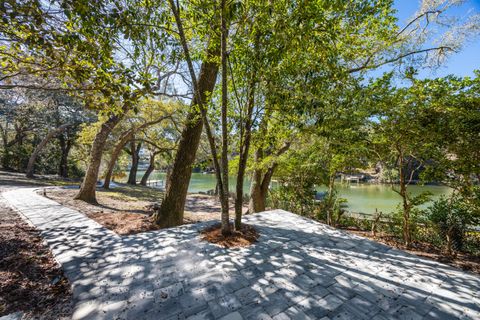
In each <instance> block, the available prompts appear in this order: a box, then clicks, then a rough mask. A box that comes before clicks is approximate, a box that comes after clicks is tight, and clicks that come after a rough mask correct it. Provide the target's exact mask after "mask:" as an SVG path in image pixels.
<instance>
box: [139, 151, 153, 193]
mask: <svg viewBox="0 0 480 320" xmlns="http://www.w3.org/2000/svg"><path fill="white" fill-rule="evenodd" d="M155 155H156V153H155V152H152V153H151V154H150V161H149V163H148V168H147V170H146V171H145V173H144V174H143V177H142V180H141V181H140V184H141V185H142V186H146V185H147V181H148V178H149V177H150V174H152V172H153V170H155Z"/></svg>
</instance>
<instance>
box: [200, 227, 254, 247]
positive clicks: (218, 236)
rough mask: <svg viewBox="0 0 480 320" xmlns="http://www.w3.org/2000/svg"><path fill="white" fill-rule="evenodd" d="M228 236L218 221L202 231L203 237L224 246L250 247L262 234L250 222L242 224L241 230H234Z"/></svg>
mask: <svg viewBox="0 0 480 320" xmlns="http://www.w3.org/2000/svg"><path fill="white" fill-rule="evenodd" d="M231 229H232V232H231V234H230V235H228V236H224V235H223V234H222V225H221V224H220V223H216V224H214V225H213V226H210V227H208V228H206V229H204V230H202V231H201V234H202V239H203V240H205V241H208V242H211V243H214V244H216V245H219V246H222V247H224V248H239V247H248V246H249V245H251V244H253V243H255V242H256V241H257V239H258V237H259V236H260V235H259V234H258V232H257V230H255V228H254V227H253V226H251V225H248V224H242V228H241V229H240V230H233V225H231Z"/></svg>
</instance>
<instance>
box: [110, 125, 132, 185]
mask: <svg viewBox="0 0 480 320" xmlns="http://www.w3.org/2000/svg"><path fill="white" fill-rule="evenodd" d="M133 133H134V132H133V130H129V131H127V132H126V133H124V134H123V136H122V137H121V138H120V142H119V143H117V145H116V146H115V148H114V149H113V151H112V154H111V155H110V161H109V162H108V165H107V170H106V173H105V179H104V182H103V188H104V189H109V188H110V182H111V181H112V175H113V169H114V168H115V163H116V162H117V159H118V157H119V156H120V153H121V152H122V150H123V147H125V145H126V144H127V143H128V141H129V140H130V139H131V138H132V137H133Z"/></svg>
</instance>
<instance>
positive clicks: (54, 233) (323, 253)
mask: <svg viewBox="0 0 480 320" xmlns="http://www.w3.org/2000/svg"><path fill="white" fill-rule="evenodd" d="M3 197H4V198H5V199H6V200H7V201H8V202H10V204H12V205H13V206H14V207H15V208H16V209H17V210H19V211H20V212H21V213H22V214H23V215H24V216H25V217H26V218H28V220H30V222H31V223H33V224H34V225H35V226H36V227H37V228H39V229H40V230H41V232H42V236H43V237H44V238H45V240H46V241H47V243H48V245H49V246H50V248H51V249H52V252H53V253H54V255H55V257H56V259H57V260H58V261H59V262H60V263H61V264H62V266H63V268H64V270H65V273H66V275H67V277H68V278H69V279H70V281H71V283H72V286H73V292H74V299H75V311H74V315H73V318H74V319H232V320H233V319H275V320H283V319H459V318H460V319H480V292H479V291H480V277H478V276H477V275H474V274H471V273H468V272H463V271H461V270H458V269H454V268H452V267H450V266H447V265H444V264H441V263H438V262H435V261H431V260H427V259H423V258H420V257H417V256H414V255H410V254H407V253H405V252H402V251H399V250H396V249H391V248H390V247H387V246H384V245H381V244H378V243H375V242H373V241H370V240H367V239H364V238H361V237H358V236H355V235H351V234H348V233H345V232H343V231H340V230H336V229H332V228H329V227H327V226H325V225H322V224H320V223H317V222H314V221H312V220H310V219H306V218H302V217H300V216H297V215H294V214H292V213H289V212H286V211H282V210H274V211H268V212H263V213H260V214H256V215H249V216H245V219H244V221H245V222H246V223H249V224H253V225H255V226H256V227H257V229H258V231H259V233H260V234H261V236H260V239H259V241H258V242H257V243H256V244H255V245H252V246H250V247H248V248H242V249H223V248H220V247H217V246H215V245H212V244H209V243H205V242H203V241H201V240H200V237H199V232H198V231H199V230H201V229H202V228H204V227H205V226H206V225H208V224H209V223H201V224H195V225H185V226H182V227H178V228H172V229H167V230H159V231H151V232H146V233H142V234H138V235H132V236H124V237H120V236H118V235H116V234H114V233H113V232H112V231H109V230H107V229H106V228H104V227H102V226H100V225H99V224H97V223H96V222H95V221H93V220H91V219H89V218H87V217H86V216H85V215H83V214H81V213H79V212H77V211H75V210H72V209H69V208H66V207H63V206H61V205H59V204H58V203H56V202H54V201H52V200H49V199H46V198H44V197H42V196H40V195H37V194H36V193H35V189H32V188H26V189H14V190H9V191H6V192H4V193H3Z"/></svg>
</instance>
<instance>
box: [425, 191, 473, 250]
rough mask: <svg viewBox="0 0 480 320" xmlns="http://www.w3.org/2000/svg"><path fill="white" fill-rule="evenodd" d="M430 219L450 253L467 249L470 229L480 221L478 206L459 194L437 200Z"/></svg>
mask: <svg viewBox="0 0 480 320" xmlns="http://www.w3.org/2000/svg"><path fill="white" fill-rule="evenodd" d="M428 219H429V221H430V222H431V224H432V225H433V227H434V229H435V230H436V232H437V234H438V236H439V238H440V239H441V243H442V244H443V245H444V246H445V249H446V251H447V254H449V255H451V254H452V253H453V252H454V250H455V251H462V250H464V249H465V247H466V243H467V241H466V240H467V232H468V230H469V229H470V228H471V227H473V226H475V225H477V224H478V223H479V222H480V221H479V219H478V212H477V208H475V206H474V205H472V203H471V202H470V201H467V200H466V199H465V198H463V197H461V196H459V195H458V194H452V196H450V197H449V198H446V197H442V198H440V199H439V200H437V201H435V202H434V203H433V205H432V206H431V207H430V208H429V215H428Z"/></svg>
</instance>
